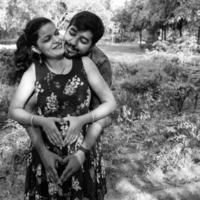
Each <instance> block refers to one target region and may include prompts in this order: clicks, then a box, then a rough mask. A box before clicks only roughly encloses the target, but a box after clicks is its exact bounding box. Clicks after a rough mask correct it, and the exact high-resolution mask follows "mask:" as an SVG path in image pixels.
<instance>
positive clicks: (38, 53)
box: [31, 46, 42, 64]
mask: <svg viewBox="0 0 200 200" xmlns="http://www.w3.org/2000/svg"><path fill="white" fill-rule="evenodd" d="M31 51H32V52H34V53H36V54H37V55H38V57H39V63H40V64H42V55H41V52H40V50H39V49H37V48H36V47H34V46H32V47H31Z"/></svg>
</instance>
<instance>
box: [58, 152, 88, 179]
mask: <svg viewBox="0 0 200 200" xmlns="http://www.w3.org/2000/svg"><path fill="white" fill-rule="evenodd" d="M84 160H85V154H84V153H83V152H82V151H80V150H78V151H77V152H76V153H74V154H73V155H70V156H67V157H66V158H64V159H63V163H64V164H66V168H65V170H64V171H63V173H62V175H61V177H60V182H61V183H64V182H65V181H66V180H67V179H68V178H69V177H70V176H71V175H72V174H74V173H75V172H76V171H78V170H79V169H80V168H81V166H82V165H83V162H84Z"/></svg>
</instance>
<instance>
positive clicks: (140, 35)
mask: <svg viewBox="0 0 200 200" xmlns="http://www.w3.org/2000/svg"><path fill="white" fill-rule="evenodd" d="M139 37H140V46H141V44H142V30H140V31H139Z"/></svg>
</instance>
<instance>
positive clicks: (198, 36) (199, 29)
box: [197, 26, 200, 44]
mask: <svg viewBox="0 0 200 200" xmlns="http://www.w3.org/2000/svg"><path fill="white" fill-rule="evenodd" d="M197 43H198V44H200V26H199V28H198V35H197Z"/></svg>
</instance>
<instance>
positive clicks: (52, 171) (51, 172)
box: [47, 167, 59, 183]
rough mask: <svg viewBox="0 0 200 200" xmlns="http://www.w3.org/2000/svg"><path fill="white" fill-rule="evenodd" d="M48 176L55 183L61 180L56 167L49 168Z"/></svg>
mask: <svg viewBox="0 0 200 200" xmlns="http://www.w3.org/2000/svg"><path fill="white" fill-rule="evenodd" d="M47 177H48V178H49V179H50V180H51V181H52V182H54V183H58V182H59V177H58V174H57V171H56V170H55V169H54V168H50V167H49V168H48V170H47Z"/></svg>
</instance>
